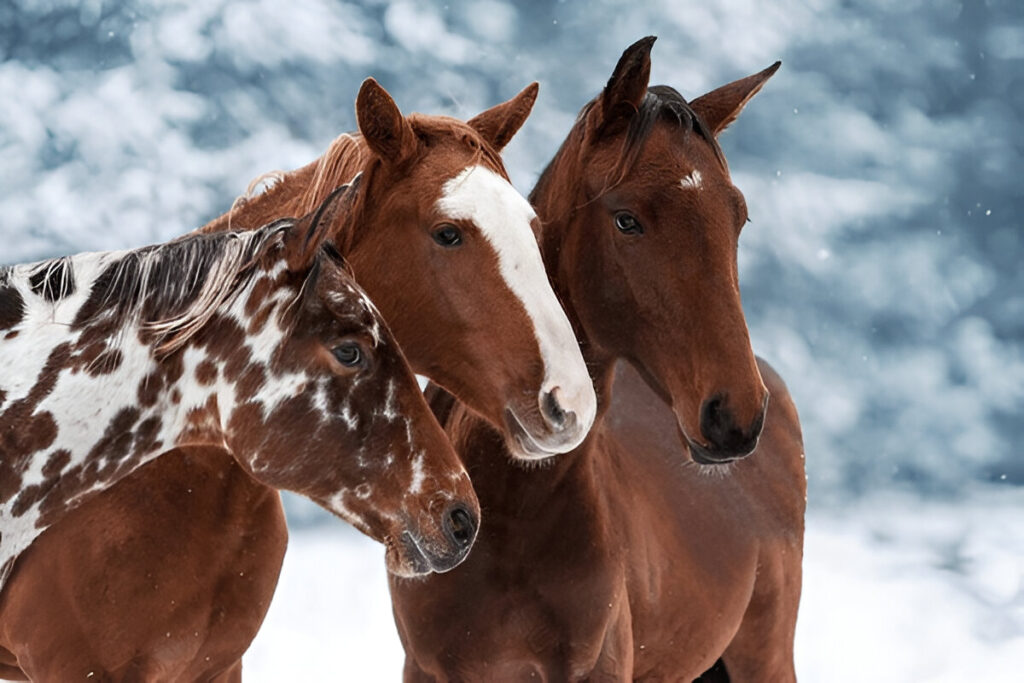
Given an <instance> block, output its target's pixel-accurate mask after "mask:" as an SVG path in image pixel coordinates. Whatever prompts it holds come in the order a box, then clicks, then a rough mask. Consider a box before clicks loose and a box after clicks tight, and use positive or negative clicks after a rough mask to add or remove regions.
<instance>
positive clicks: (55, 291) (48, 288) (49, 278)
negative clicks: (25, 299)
mask: <svg viewBox="0 0 1024 683" xmlns="http://www.w3.org/2000/svg"><path fill="white" fill-rule="evenodd" d="M28 284H29V287H30V288H31V289H32V292H33V293H34V294H36V295H37V296H41V297H43V299H45V300H46V301H49V302H51V303H52V302H54V301H60V300H61V299H63V298H64V297H67V296H71V295H72V294H74V293H75V289H76V285H75V271H74V266H73V265H72V263H71V259H70V258H69V257H67V256H63V257H61V258H55V259H52V260H50V261H44V262H43V263H41V264H39V267H38V268H36V269H35V271H33V272H32V274H31V275H30V276H29V278H28Z"/></svg>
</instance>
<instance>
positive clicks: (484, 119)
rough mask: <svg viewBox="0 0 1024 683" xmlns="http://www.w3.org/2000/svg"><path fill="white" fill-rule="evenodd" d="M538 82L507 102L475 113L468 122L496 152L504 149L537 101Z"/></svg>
mask: <svg viewBox="0 0 1024 683" xmlns="http://www.w3.org/2000/svg"><path fill="white" fill-rule="evenodd" d="M538 90H540V84H538V83H537V82H533V83H531V84H530V85H528V86H526V87H525V88H523V90H522V91H521V92H520V93H519V94H518V95H516V96H515V97H513V98H512V99H511V100H509V101H508V102H502V103H501V104H499V105H496V106H493V107H491V108H490V109H488V110H487V111H484V112H481V113H480V114H477V115H476V116H474V117H473V118H471V119H470V120H469V121H467V122H466V123H468V124H469V125H470V126H472V127H473V128H474V129H475V130H476V132H478V133H480V136H481V137H483V139H484V140H487V142H489V143H490V144H491V146H492V147H494V149H495V150H496V151H498V152H500V151H501V150H503V149H505V145H507V144H508V143H509V140H511V139H512V136H514V135H515V134H516V132H517V131H518V130H519V129H520V128H521V127H522V126H523V122H524V121H526V117H528V116H529V115H530V112H531V111H532V110H533V103H534V102H536V101H537V91H538Z"/></svg>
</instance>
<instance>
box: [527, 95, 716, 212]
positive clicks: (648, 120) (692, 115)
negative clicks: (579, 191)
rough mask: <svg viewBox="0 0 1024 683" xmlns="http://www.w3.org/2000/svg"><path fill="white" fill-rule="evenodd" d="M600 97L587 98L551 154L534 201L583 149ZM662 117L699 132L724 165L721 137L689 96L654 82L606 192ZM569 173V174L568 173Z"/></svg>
mask: <svg viewBox="0 0 1024 683" xmlns="http://www.w3.org/2000/svg"><path fill="white" fill-rule="evenodd" d="M599 100H600V95H599V96H598V97H595V98H594V99H592V100H591V101H590V102H587V104H585V105H584V106H583V109H581V110H580V113H579V115H577V117H576V122H575V123H574V124H573V127H572V130H571V131H570V132H569V135H568V137H567V138H566V139H565V142H563V143H562V146H561V148H559V150H558V152H556V153H555V156H554V158H552V160H551V161H550V162H549V163H548V165H547V167H546V168H545V169H544V171H543V172H542V173H541V174H540V178H539V179H538V180H537V184H536V185H535V186H534V189H533V191H532V192H531V193H530V203H531V204H536V202H537V199H538V198H539V195H540V193H541V192H543V191H544V188H546V187H547V186H548V184H549V183H550V181H551V175H552V174H553V172H554V169H555V168H557V166H558V164H559V163H564V162H565V160H566V159H567V157H568V156H569V154H570V152H576V153H577V154H578V153H579V151H580V150H581V149H582V147H583V143H584V142H585V141H586V136H587V132H588V130H587V120H588V119H589V117H590V114H591V112H592V111H593V109H594V107H596V106H597V104H598V102H599ZM659 121H666V122H668V123H671V124H674V125H675V126H676V127H677V128H678V130H679V131H680V132H681V134H682V135H684V136H685V135H688V134H689V133H691V132H692V133H695V134H697V135H698V136H699V137H700V138H701V139H702V140H704V141H705V142H707V143H708V144H709V145H710V146H711V149H712V150H713V151H714V153H715V158H717V159H718V161H719V163H721V164H722V165H723V166H725V163H726V162H725V155H724V153H723V152H722V148H721V147H720V146H719V144H718V141H717V140H716V139H715V136H714V134H712V132H711V130H710V128H708V125H707V124H706V123H705V122H704V120H703V119H702V118H701V117H700V115H699V114H697V112H696V111H694V110H693V108H692V107H691V106H690V104H689V103H688V102H687V101H686V99H685V98H684V97H683V96H682V95H680V94H679V92H678V91H677V90H676V89H675V88H672V87H669V86H667V85H653V86H651V87H649V88H648V89H647V93H646V94H645V95H644V99H643V101H642V102H641V103H640V107H639V108H638V109H637V111H636V113H635V114H634V115H633V116H632V117H631V118H630V120H629V126H628V127H627V129H626V136H625V140H624V141H623V144H622V151H621V153H620V154H619V158H618V162H617V163H616V165H615V167H614V168H613V169H612V172H611V174H610V176H609V178H608V183H607V185H606V186H605V188H604V192H607V191H608V190H611V189H612V188H613V187H615V186H616V185H618V184H619V183H620V182H622V180H623V179H624V178H625V177H626V174H627V173H629V172H630V170H632V168H633V166H634V165H635V164H636V161H637V159H638V158H639V157H640V153H641V152H642V151H643V147H644V144H645V143H646V142H647V140H648V138H650V137H651V133H652V132H653V131H654V126H655V124H657V123H658V122H659ZM566 177H569V175H567V176H566Z"/></svg>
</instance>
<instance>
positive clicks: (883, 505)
mask: <svg viewBox="0 0 1024 683" xmlns="http://www.w3.org/2000/svg"><path fill="white" fill-rule="evenodd" d="M647 34H656V35H658V36H659V40H658V42H657V44H656V45H655V48H654V52H653V62H654V67H653V76H652V80H653V82H655V83H667V84H670V85H673V86H675V87H676V88H677V89H679V90H680V91H681V92H682V93H683V94H684V95H685V96H687V97H688V98H691V99H692V98H694V97H696V96H698V95H700V94H702V93H703V92H705V91H706V90H709V89H711V88H713V87H715V86H717V85H720V84H722V83H725V82H727V81H730V80H733V79H735V78H739V77H741V76H745V75H747V74H750V73H753V72H755V71H758V70H760V69H762V68H764V67H765V66H767V65H769V64H770V63H772V62H773V61H775V60H776V59H782V60H783V68H782V70H781V71H780V72H779V73H778V74H777V75H776V76H775V77H774V78H773V79H772V80H771V81H770V82H769V83H768V85H767V86H766V87H765V89H764V91H763V92H762V93H761V94H760V95H759V96H758V97H757V98H756V99H755V100H754V101H753V102H752V103H751V104H750V105H749V107H748V108H747V110H746V111H745V112H744V113H743V115H742V117H741V118H740V120H739V121H738V122H737V123H736V124H735V125H734V127H733V128H732V129H730V131H729V132H728V133H726V134H725V135H724V136H723V138H722V143H723V145H724V147H725V150H726V154H727V156H728V158H729V160H730V163H731V167H732V170H733V175H734V180H735V182H736V184H737V185H738V186H739V187H740V188H741V189H742V190H743V191H744V192H745V194H746V197H747V201H748V204H749V205H750V207H751V210H750V213H751V217H752V219H753V223H752V224H751V225H750V226H748V229H747V230H746V231H745V233H744V237H743V239H742V240H741V249H740V263H741V270H742V272H741V281H742V284H743V294H744V303H745V306H746V310H747V315H748V320H749V323H750V326H751V330H752V333H753V339H754V345H755V348H756V350H757V351H758V352H759V353H760V354H761V355H763V356H765V357H766V358H768V359H769V360H771V361H772V362H773V363H774V364H775V365H776V367H777V368H778V369H779V370H780V371H781V372H782V374H783V376H784V377H785V378H786V379H787V380H788V382H789V384H790V387H791V389H792V391H793V394H794V396H795V397H796V401H797V405H798V406H799V408H800V410H801V416H802V419H803V425H804V436H805V440H806V451H807V468H808V473H809V479H810V509H809V513H808V536H807V548H806V563H805V592H804V600H803V607H802V612H801V620H800V624H799V629H798V642H797V650H798V651H797V659H798V662H797V663H798V669H799V672H800V674H801V676H802V678H803V679H804V680H808V681H863V680H889V681H908V680H914V681H926V680H927V681H939V680H941V681H954V680H964V679H972V680H973V679H984V680H1019V678H1017V677H1018V676H1019V675H1020V670H1021V669H1022V667H1024V580H1022V576H1024V489H1022V486H1024V458H1022V455H1021V448H1020V446H1019V445H1018V444H1019V443H1020V442H1021V440H1022V439H1024V419H1022V413H1024V268H1022V267H1021V265H1020V264H1021V262H1022V261H1024V226H1022V223H1021V219H1020V216H1021V213H1022V211H1024V193H1022V178H1024V160H1022V150H1024V137H1022V133H1021V130H1022V127H1021V123H1022V113H1024V5H1022V4H1021V3H1020V2H1019V0H988V1H985V0H966V1H957V0H930V1H928V2H924V1H922V0H899V1H897V0H786V1H782V2H772V3H762V2H755V1H754V0H725V1H722V2H700V3H697V2H682V1H679V0H659V1H655V2H645V3H636V2H629V1H624V2H610V1H607V0H606V1H601V2H587V3H583V2H579V3H577V2H556V1H552V0H528V1H524V2H518V3H512V2H503V1H499V0H485V1H483V2H468V1H461V0H451V1H450V2H447V3H444V4H441V3H426V2H410V1H406V0H367V1H366V2H364V3H362V4H358V3H343V2H332V1H329V0H292V1H291V2H277V1H275V0H262V1H258V2H241V1H235V0H205V1H204V2H202V3H199V2H189V3H185V2H169V3H160V2H154V1H151V0H137V1H132V0H125V1H121V2H108V1H104V0H85V1H81V0H73V1H72V0H13V2H12V0H0V103H2V104H0V216H2V218H0V263H12V262H22V261H30V260H37V259H42V258H45V257H49V256H54V255H58V254H64V253H68V252H74V251H83V250H96V249H113V248H122V247H130V246H139V245H142V244H146V243H150V242H154V241H159V240H164V239H167V238H171V237H174V236H176V235H179V234H181V233H183V232H185V231H187V230H190V229H192V228H193V227H195V226H198V225H200V224H202V223H204V222H205V221H207V220H208V219H210V218H212V217H214V216H216V215H218V214H220V213H222V212H224V211H225V210H227V208H228V207H229V206H230V205H231V202H232V200H233V199H234V198H235V197H236V196H237V195H239V194H240V193H241V192H242V191H243V190H244V189H245V187H246V186H247V185H248V183H249V181H250V180H251V179H252V178H253V177H255V176H256V175H258V174H260V173H262V172H264V171H269V170H274V169H289V168H294V167H298V166H300V165H303V164H305V163H307V162H308V161H310V160H312V159H313V158H315V157H316V156H318V155H319V154H320V153H321V152H322V151H323V150H324V149H325V147H326V146H327V144H328V142H329V141H330V140H331V139H332V138H333V137H335V136H336V135H337V134H338V133H340V132H342V131H346V130H351V129H353V128H355V121H354V115H353V101H354V98H355V93H356V90H357V88H358V85H359V83H360V81H362V79H363V78H365V77H366V76H369V75H373V76H375V77H376V78H377V79H378V80H380V81H381V83H382V84H384V86H385V87H387V88H388V89H389V90H390V91H391V92H392V94H393V95H394V96H395V98H396V100H397V101H398V104H399V106H400V107H402V109H403V110H404V111H407V112H409V111H424V112H432V113H446V114H451V115H455V116H459V117H463V118H465V117H469V116H471V115H473V114H476V113H477V112H478V111H480V110H482V109H484V108H486V107H488V106H490V105H493V104H495V103H497V102H499V101H501V100H503V99H506V98H508V97H510V96H511V95H513V94H514V93H515V92H517V91H518V90H519V89H520V88H522V87H523V86H525V85H526V84H527V83H529V82H530V81H533V80H538V81H540V82H541V86H542V89H541V95H540V99H539V100H538V103H537V107H536V109H535V110H534V114H533V116H532V117H531V118H530V120H529V121H528V122H527V123H526V126H525V127H524V129H523V130H522V132H521V133H520V134H519V135H518V136H517V138H516V139H515V140H514V141H513V143H512V145H511V146H510V148H509V150H508V152H507V162H508V166H509V170H510V172H511V174H512V177H513V180H514V181H515V182H516V184H517V186H518V187H519V188H520V189H521V190H522V191H523V192H524V193H525V192H526V191H528V190H529V188H530V187H531V186H532V184H533V182H534V181H535V179H536V177H537V175H538V173H539V171H540V170H541V169H542V168H543V166H544V164H545V163H546V161H547V160H548V159H549V158H550V156H551V155H552V154H553V153H554V151H555V150H556V148H557V146H558V144H559V143H560V141H561V140H562V139H563V138H564V136H565V135H566V133H567V132H568V130H569V127H570V125H571V123H572V120H573V118H574V116H575V114H576V112H577V110H578V109H579V108H580V106H581V105H582V104H583V103H584V102H585V101H586V100H588V99H589V98H590V97H592V96H593V95H594V94H595V93H596V92H597V91H598V90H599V89H600V87H601V86H602V85H603V83H604V82H605V80H606V79H607V77H608V75H609V73H610V71H611V68H612V67H613V65H614V64H615V61H616V59H617V58H618V56H619V54H620V53H621V51H622V49H623V48H625V47H626V46H627V45H628V44H630V43H631V42H633V41H634V40H635V39H637V38H639V37H641V36H644V35H647ZM288 505H289V513H290V518H291V521H292V526H293V536H292V545H291V548H290V552H289V556H288V559H287V561H286V563H285V573H284V576H283V577H282V582H281V587H280V589H279V591H278V595H277V598H276V600H275V603H274V606H273V608H272V609H271V612H270V616H269V617H268V621H267V623H266V625H265V627H264V630H263V632H262V633H261V635H260V637H259V638H258V639H257V641H256V643H255V645H254V647H253V649H252V650H251V651H250V654H249V655H248V656H247V659H246V671H247V680H250V681H271V680H326V679H331V680H397V679H398V676H399V672H400V670H401V651H400V647H399V645H398V642H397V637H396V636H395V634H394V628H393V626H392V625H391V616H390V610H389V602H388V597H387V593H386V584H385V581H384V573H383V566H382V561H381V554H382V553H381V551H380V549H379V547H377V546H375V545H374V544H372V543H370V542H369V541H366V540H365V539H363V538H361V537H359V536H358V535H357V534H355V532H351V531H349V530H348V529H346V528H343V527H342V525H341V524H340V523H338V522H336V521H334V520H332V519H325V518H324V517H322V516H320V515H319V514H316V513H311V511H310V508H308V507H306V506H303V505H301V504H299V503H297V502H296V501H295V500H294V499H289V502H288Z"/></svg>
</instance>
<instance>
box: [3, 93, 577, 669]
mask: <svg viewBox="0 0 1024 683" xmlns="http://www.w3.org/2000/svg"><path fill="white" fill-rule="evenodd" d="M536 94H537V87H536V85H535V84H534V85H532V86H530V87H528V88H526V89H525V90H524V91H523V92H521V93H520V94H519V95H517V96H516V97H514V98H513V99H511V100H509V101H508V102H505V103H503V104H500V105H497V106H495V107H493V108H491V109H488V110H487V111H485V112H483V113H481V114H479V115H478V116H476V117H474V118H473V119H471V120H470V121H468V122H462V121H457V120H455V119H451V118H447V117H441V116H424V115H417V114H413V115H410V116H408V117H406V116H403V115H402V113H401V112H400V111H399V109H398V107H397V106H396V105H395V103H394V101H393V100H392V99H391V97H390V96H389V95H388V94H387V93H386V92H385V91H384V89H383V88H381V87H380V86H379V85H378V84H377V83H376V82H374V81H373V80H372V79H371V80H368V81H366V82H365V83H364V84H363V86H362V88H361V89H360V91H359V95H358V98H357V101H356V114H357V119H358V122H359V130H360V133H359V134H356V135H342V136H340V137H339V138H338V139H337V140H336V141H335V142H334V143H332V145H331V146H330V148H329V149H328V150H327V152H326V153H325V154H324V155H323V156H322V157H321V158H320V159H318V160H316V161H314V162H313V163H311V164H309V165H308V166H306V167H304V168H301V169H298V170H296V171H293V172H290V173H285V174H274V176H275V178H276V180H277V182H276V183H275V184H273V185H272V186H271V187H270V188H269V189H268V190H267V191H266V192H264V193H262V194H259V195H257V196H253V197H248V198H246V199H245V200H244V201H241V202H239V203H238V204H237V206H236V207H234V208H233V210H232V211H231V212H230V213H228V214H227V215H225V216H222V217H220V218H218V219H217V220H215V221H213V222H212V223H210V224H209V225H208V226H206V228H205V230H206V231H213V232H215V231H220V230H226V229H229V227H230V229H238V228H250V227H255V226H257V225H261V224H263V223H265V222H267V221H269V220H272V219H274V218H276V217H280V216H282V215H291V214H293V213H296V212H299V211H302V210H304V209H305V207H308V206H310V205H315V204H316V203H317V202H319V201H321V200H322V198H323V197H324V196H325V195H326V194H327V193H328V192H329V191H330V189H331V188H332V187H334V186H336V185H338V184H340V183H343V182H345V181H346V180H348V179H349V178H351V177H352V176H354V175H355V174H356V173H357V172H362V173H363V180H362V185H361V188H360V190H359V194H358V195H357V196H356V198H355V206H354V207H353V208H352V210H351V211H350V212H349V214H348V216H347V218H346V220H344V221H341V222H339V223H338V224H337V225H336V226H335V229H334V234H333V236H332V238H333V243H334V244H335V245H336V246H337V248H338V249H339V251H341V252H342V253H343V254H344V256H345V258H346V260H347V261H348V262H349V263H350V264H351V266H352V268H353V271H354V273H355V275H356V279H357V280H358V282H359V284H360V285H361V286H362V287H363V288H364V289H365V290H366V291H367V292H368V293H369V295H370V296H371V298H372V299H373V300H374V303H375V304H377V306H378V308H379V309H380V311H381V312H382V313H383V315H384V317H385V319H386V320H387V321H388V324H389V326H390V327H391V330H392V331H393V332H394V335H395V338H396V339H397V341H398V343H399V344H400V345H401V347H402V349H403V351H404V352H405V354H406V356H407V358H408V360H409V362H410V364H411V365H412V367H413V369H414V370H415V371H416V372H418V373H421V374H424V375H427V376H428V377H430V378H431V379H432V380H434V381H436V382H438V383H439V384H441V385H443V386H444V387H445V388H446V389H448V390H450V391H452V392H453V393H454V394H456V395H457V396H459V398H460V399H461V400H463V401H465V402H466V403H467V404H468V405H470V406H472V407H473V408H474V409H476V410H477V411H478V412H479V413H480V414H481V415H483V416H484V417H485V419H487V420H489V421H490V423H492V424H494V425H495V426H497V427H499V428H501V429H502V430H503V432H504V433H505V434H507V437H506V443H507V444H508V446H509V448H511V449H513V450H515V451H517V452H521V453H522V454H523V457H541V458H543V457H546V456H548V455H550V454H551V453H557V452H561V451H566V450H569V449H571V448H573V447H575V446H577V445H578V444H579V443H580V442H581V441H582V440H583V438H584V437H585V435H586V432H587V430H588V429H589V427H590V425H591V423H592V422H593V419H594V414H595V412H596V399H595V396H594V392H593V386H592V384H591V382H590V378H589V376H588V374H587V371H586V367H585V365H584V363H583V358H582V356H581V355H580V352H579V347H578V345H577V343H576V340H575V337H574V336H573V333H572V329H571V326H570V324H569V322H568V319H567V318H566V317H565V314H564V313H563V312H562V310H561V308H560V306H559V304H558V302H557V299H556V297H555V295H554V292H553V291H552V290H551V288H550V285H549V284H548V282H547V279H546V278H545V276H544V267H543V262H542V261H541V256H540V251H539V249H538V247H537V244H536V242H535V240H534V238H533V232H532V230H531V222H533V221H534V220H535V214H534V212H533V210H532V208H531V207H530V206H529V203H528V202H527V201H526V199H525V198H523V197H522V196H521V195H519V194H518V193H516V192H515V190H514V189H513V187H512V185H511V184H510V183H509V181H508V176H507V174H506V172H505V169H504V167H503V165H502V163H501V159H500V156H499V152H500V151H501V149H502V148H503V147H504V146H505V145H506V144H507V143H508V142H509V140H511V138H512V136H513V135H514V134H515V133H516V131H517V130H518V129H519V127H520V126H521V125H522V123H523V122H524V121H525V119H526V117H527V116H528V115H529V112H530V110H531V108H532V106H533V102H534V100H535V98H536ZM217 455H218V454H217V453H214V452H207V451H204V452H202V453H193V452H189V451H184V450H183V451H178V452H175V453H172V454H169V455H167V456H165V457H162V458H160V459H159V460H158V461H156V462H154V463H152V464H151V465H149V466H147V467H145V468H142V469H140V470H139V471H138V472H136V473H134V474H133V475H131V476H130V477H127V478H126V479H125V480H123V481H122V482H121V483H120V484H118V486H116V487H113V488H112V489H110V490H109V491H108V492H107V493H105V494H104V495H102V496H98V497H96V498H95V499H93V500H92V501H90V502H89V503H88V504H86V505H83V506H82V507H80V508H79V509H78V510H76V511H74V512H73V513H72V514H70V515H69V516H68V518H67V519H65V520H64V521H63V522H62V523H61V524H59V525H57V526H54V527H53V528H51V529H50V530H48V532H47V533H45V534H43V535H42V536H40V538H39V539H38V540H37V542H36V543H35V544H34V545H33V546H32V547H31V548H29V549H28V551H26V552H25V553H24V554H23V555H22V557H21V559H20V560H19V561H18V563H17V564H16V565H15V568H14V574H13V575H12V577H11V581H10V583H9V585H8V588H7V594H6V595H3V596H0V632H2V628H3V626H4V624H7V623H9V622H10V621H12V620H16V621H18V622H19V623H29V624H31V623H44V621H43V620H44V618H45V619H49V620H51V621H56V620H63V624H62V629H61V631H60V633H52V634H51V633H47V632H45V631H40V632H39V633H38V637H40V638H53V639H58V638H59V639H62V642H64V643H65V644H66V647H65V649H64V650H62V656H63V657H67V658H79V659H82V660H86V659H87V660H88V661H102V662H117V661H121V659H122V658H125V657H127V658H131V659H132V660H133V661H135V662H138V667H139V668H140V669H141V668H142V667H143V666H156V664H152V663H153V662H158V663H161V665H163V664H162V663H164V662H170V664H166V666H168V667H170V666H171V665H174V666H178V667H181V668H180V670H183V671H185V670H187V671H188V672H189V673H188V674H187V676H186V675H185V674H182V675H181V676H180V677H179V678H191V679H204V680H208V679H217V680H238V679H239V678H240V676H241V673H240V672H241V656H242V653H243V652H244V651H245V650H246V648H248V646H249V644H250V642H251V641H252V639H253V637H254V636H255V634H256V631H257V630H258V628H259V626H260V624H261V623H262V621H263V617H264V615H265V614H266V610H267V608H268V606H269V603H270V599H271V597H272V595H273V591H274V587H275V585H276V583H277V578H278V574H279V572H280V567H281V561H282V558H283V556H284V550H285V545H286V540H287V531H286V527H285V523H284V517H283V513H282V509H281V503H280V499H279V497H278V495H277V493H276V492H275V491H274V490H272V489H270V488H268V487H266V486H263V485H261V484H259V483H258V482H256V481H254V480H253V479H252V478H251V477H249V476H248V475H247V474H246V473H245V472H244V471H243V470H242V469H241V468H239V467H237V466H236V465H235V464H234V462H233V461H232V460H231V459H230V458H228V457H227V456H226V455H224V454H220V457H219V458H218V457H216V456H217ZM96 525H101V526H102V528H105V529H107V534H106V535H105V536H104V538H103V539H101V541H102V542H100V543H97V544H94V545H93V546H91V547H89V548H84V547H82V546H81V544H77V543H75V542H74V539H76V538H77V537H78V536H79V535H81V534H82V533H85V532H86V531H88V530H89V529H92V528H96ZM124 557H131V558H132V563H131V565H130V566H128V565H127V564H126V563H124V562H123V561H122V560H121V558H124ZM89 558H95V559H94V560H93V561H90V562H87V561H86V560H87V559H89ZM55 587H59V590H57V591H55V590H54V588H55ZM14 593H18V594H19V595H21V596H22V597H20V598H19V600H18V605H21V606H25V605H28V604H31V603H32V602H33V599H34V602H35V606H34V608H33V609H32V610H27V609H26V610H25V611H22V612H19V613H15V612H13V611H12V608H11V605H12V602H13V601H12V598H11V595H12V594H14ZM41 596H45V597H46V599H45V600H43V599H42V597H41ZM153 614H159V615H161V618H160V619H152V618H150V615H153ZM68 615H81V616H80V617H79V616H76V617H70V618H69V617H68ZM181 629H185V630H188V632H190V633H191V632H192V631H193V630H195V631H199V632H200V634H201V639H202V641H203V642H202V646H201V648H199V649H198V650H188V651H185V650H174V649H172V648H170V647H168V645H169V644H168V643H167V640H166V637H165V633H166V632H168V631H172V632H173V633H177V632H179V630H181ZM4 647H7V644H6V643H3V642H0V664H3V663H6V664H8V665H10V666H11V668H10V669H9V673H7V675H17V674H18V672H17V669H16V668H14V666H15V665H16V659H15V654H16V653H14V654H8V655H7V657H6V658H5V657H4V650H3V649H2V648H4ZM109 666H113V665H112V664H111V665H109ZM186 667H187V668H186ZM145 670H146V671H149V670H150V669H145ZM153 677H157V675H156V674H153ZM166 677H167V678H174V676H171V675H168V676H166Z"/></svg>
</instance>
